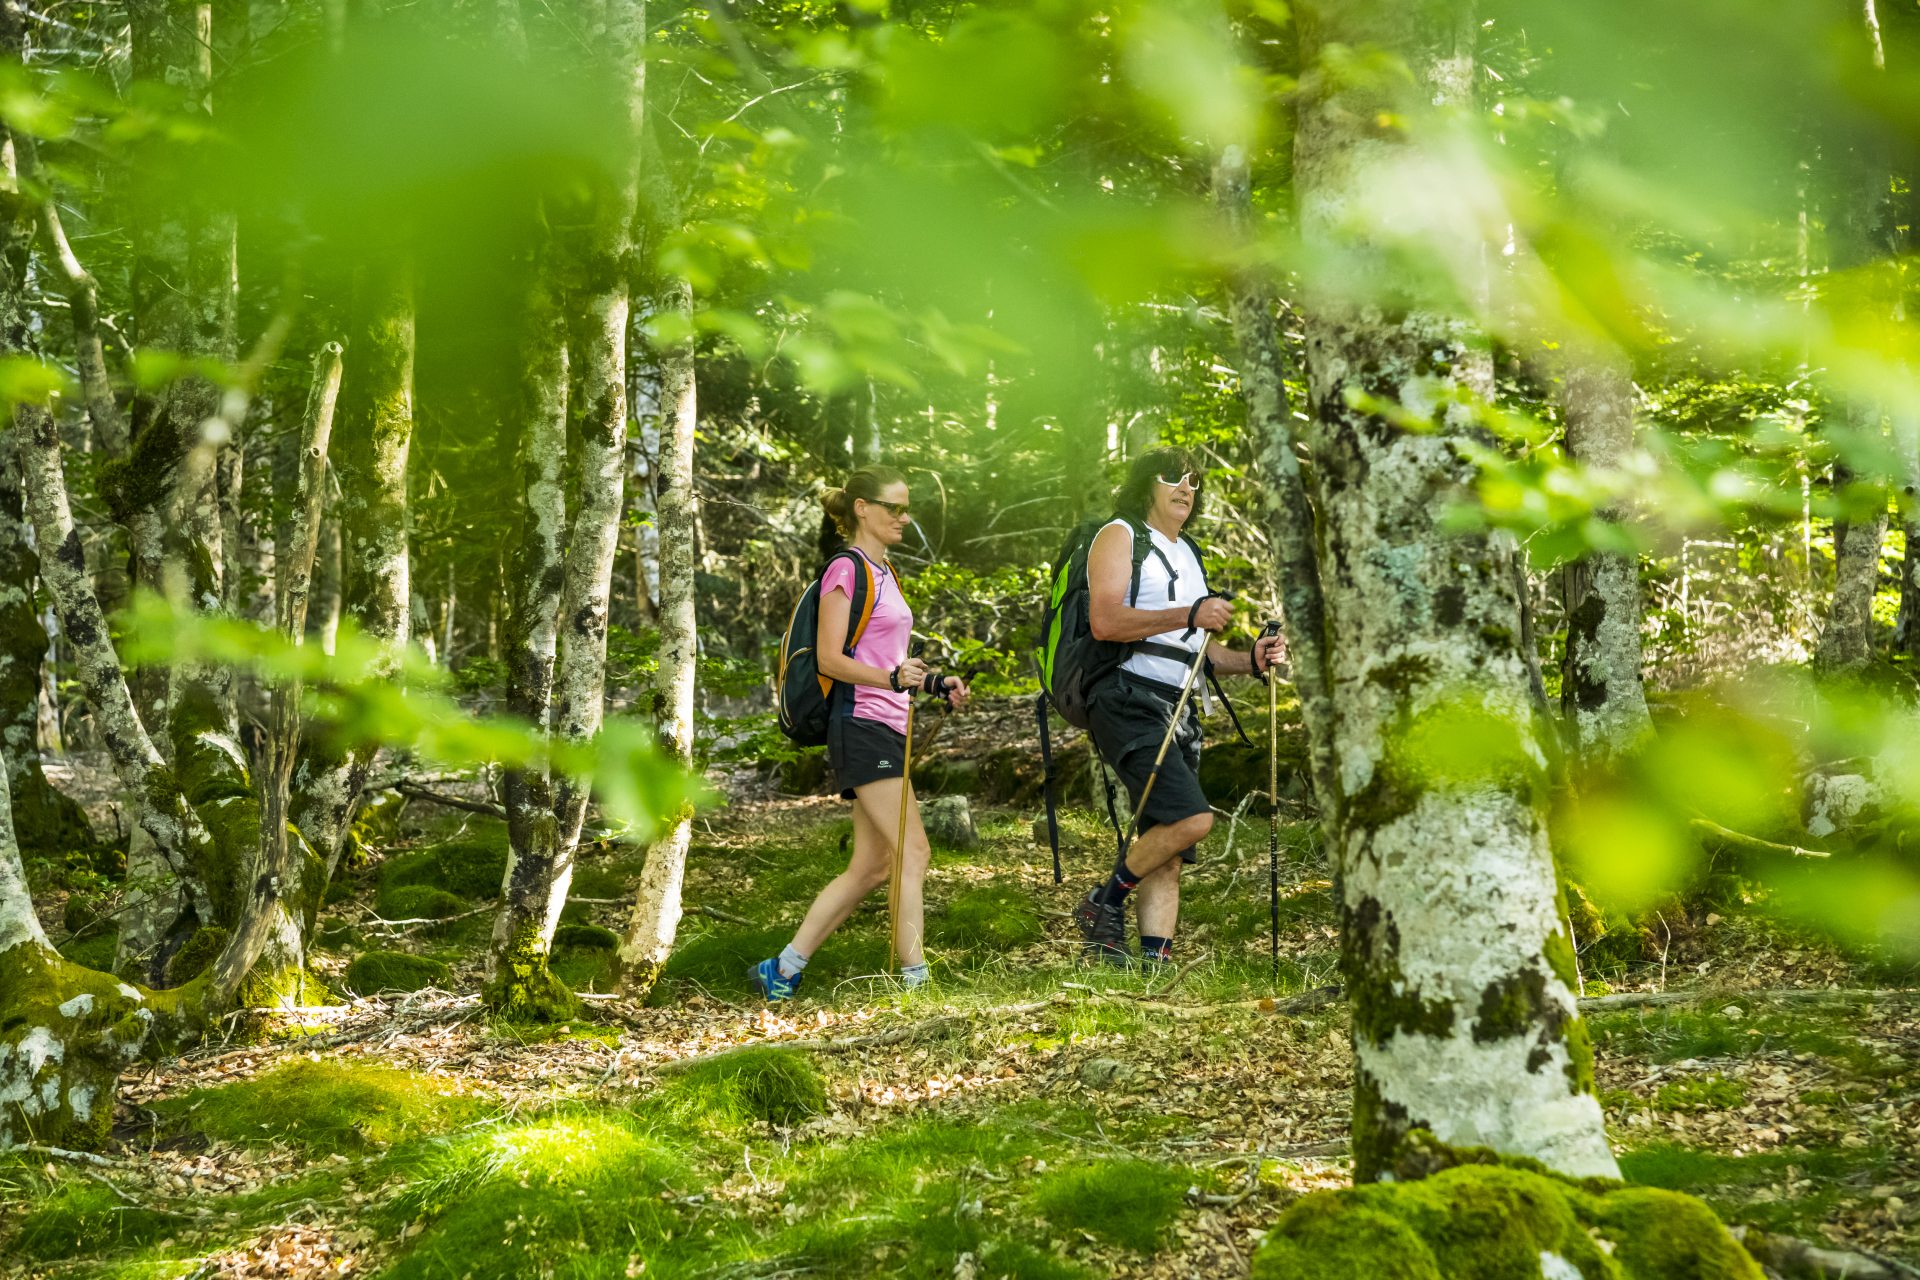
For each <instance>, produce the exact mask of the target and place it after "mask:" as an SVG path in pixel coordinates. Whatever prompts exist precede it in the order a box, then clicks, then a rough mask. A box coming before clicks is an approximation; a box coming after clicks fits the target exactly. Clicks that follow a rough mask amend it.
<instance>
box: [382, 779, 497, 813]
mask: <svg viewBox="0 0 1920 1280" xmlns="http://www.w3.org/2000/svg"><path fill="white" fill-rule="evenodd" d="M393 789H394V790H395V791H398V792H399V793H400V794H401V795H403V796H408V797H411V798H412V799H415V800H425V801H427V802H428V803H429V804H437V805H444V806H445V807H446V808H449V809H464V810H466V811H467V812H468V813H478V814H484V815H485V816H487V817H489V818H500V819H503V820H504V819H505V818H506V816H507V811H506V809H505V808H503V807H502V806H500V805H497V804H495V803H493V802H492V801H491V800H468V799H467V798H466V797H464V796H450V795H448V794H446V793H445V792H444V791H430V790H428V789H427V788H426V787H423V786H421V785H420V784H419V783H416V782H407V781H405V780H404V779H403V780H401V781H398V782H395V783H394V784H393Z"/></svg>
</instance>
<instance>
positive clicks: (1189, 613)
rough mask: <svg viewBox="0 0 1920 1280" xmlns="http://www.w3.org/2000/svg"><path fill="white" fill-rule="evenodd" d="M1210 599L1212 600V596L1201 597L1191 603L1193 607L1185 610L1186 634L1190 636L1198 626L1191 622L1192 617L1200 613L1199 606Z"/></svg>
mask: <svg viewBox="0 0 1920 1280" xmlns="http://www.w3.org/2000/svg"><path fill="white" fill-rule="evenodd" d="M1211 599H1213V597H1212V596H1201V597H1200V598H1199V599H1198V600H1195V601H1194V602H1193V607H1192V608H1190V609H1188V610H1187V634H1188V635H1192V634H1193V632H1194V628H1195V627H1196V626H1198V625H1199V624H1198V623H1196V622H1194V620H1193V618H1194V615H1195V614H1197V613H1199V612H1200V606H1201V605H1203V604H1205V603H1206V602H1207V601H1209V600H1211Z"/></svg>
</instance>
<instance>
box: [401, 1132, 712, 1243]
mask: <svg viewBox="0 0 1920 1280" xmlns="http://www.w3.org/2000/svg"><path fill="white" fill-rule="evenodd" d="M690 1189H692V1175H691V1171H690V1170H689V1168H688V1166H687V1163H686V1161H685V1160H684V1159H683V1158H682V1157H681V1156H680V1155H678V1154H677V1153H676V1152H675V1151H674V1150H673V1149H672V1148H671V1147H670V1146H669V1145H668V1144H667V1143H665V1142H664V1141H662V1140H661V1139H660V1138H658V1137H657V1136H655V1134H654V1133H653V1132H652V1131H651V1130H649V1129H648V1128H647V1126H646V1125H645V1124H644V1122H643V1121H641V1120H640V1119H639V1118H637V1117H634V1116H624V1115H620V1114H618V1113H596V1112H586V1111H572V1110H565V1111H560V1112H556V1113H553V1114H550V1115H546V1116H541V1117H538V1118H535V1119H531V1120H526V1121H522V1122H518V1123H512V1124H502V1125H498V1126H495V1127H492V1128H489V1129H485V1130H482V1131H480V1132H477V1133H472V1134H468V1135H466V1136H464V1137H462V1138H460V1139H458V1140H457V1141H454V1142H452V1143H449V1144H448V1145H447V1146H446V1147H445V1148H444V1149H443V1150H441V1151H440V1152H439V1153H437V1154H436V1155H435V1156H434V1157H433V1158H432V1159H431V1160H430V1161H429V1162H428V1163H427V1165H426V1166H425V1168H424V1169H423V1170H422V1176H420V1177H419V1179H418V1180H417V1181H415V1182H414V1183H413V1184H412V1185H411V1186H409V1187H408V1188H407V1189H406V1191H405V1192H403V1193H402V1194H401V1195H400V1196H399V1197H398V1199H397V1200H396V1201H395V1202H394V1203H393V1204H392V1205H390V1206H389V1207H388V1209H387V1210H386V1212H387V1215H388V1216H389V1217H391V1218H394V1219H396V1220H398V1221H400V1222H403V1223H404V1222H409V1221H412V1222H423V1223H426V1224H428V1225H427V1226H426V1229H425V1230H424V1231H423V1232H422V1233H421V1234H420V1236H419V1238H418V1240H417V1241H416V1242H415V1243H414V1245H413V1247H412V1248H411V1249H410V1250H409V1251H408V1252H407V1254H406V1255H405V1256H403V1257H402V1258H401V1259H400V1260H399V1261H398V1262H397V1263H396V1264H395V1265H394V1266H393V1267H392V1269H391V1270H389V1271H388V1272H387V1273H386V1274H387V1275H388V1276H390V1277H393V1280H414V1278H416V1277H417V1278H421V1280H425V1278H427V1277H442V1276H470V1277H473V1278H474V1280H493V1278H495V1277H499V1278H500V1280H509V1278H511V1277H519V1276H530V1275H579V1276H589V1275H611V1276H618V1275H624V1274H626V1270H627V1266H628V1263H629V1260H630V1259H645V1258H648V1257H650V1256H651V1255H652V1254H653V1253H654V1251H655V1248H656V1246H658V1245H660V1244H661V1243H663V1242H664V1241H665V1240H666V1238H667V1236H668V1234H669V1233H670V1232H673V1231H675V1230H676V1229H677V1228H680V1227H681V1226H682V1214H681V1211H680V1210H679V1209H678V1208H676V1206H675V1205H674V1204H672V1203H671V1202H670V1201H669V1200H668V1199H665V1198H663V1193H666V1194H667V1195H669V1196H670V1195H672V1194H674V1193H675V1192H676V1191H678V1192H682V1193H684V1192H685V1191H687V1190H690Z"/></svg>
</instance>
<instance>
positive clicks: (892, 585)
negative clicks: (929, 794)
mask: <svg viewBox="0 0 1920 1280" xmlns="http://www.w3.org/2000/svg"><path fill="white" fill-rule="evenodd" d="M823 505H824V506H825V507H826V519H825V520H824V521H823V523H822V528H821V538H820V544H821V554H822V556H823V558H827V557H832V556H833V555H834V554H835V553H836V552H838V551H840V550H841V549H842V548H843V547H844V548H847V549H850V550H852V551H853V552H854V553H855V554H857V555H858V556H860V557H862V558H863V559H864V561H865V566H864V567H865V568H866V569H867V570H870V571H871V573H872V578H873V582H874V590H873V598H872V601H871V604H872V613H871V615H870V617H869V618H868V620H867V623H866V629H865V630H864V631H863V632H861V633H860V641H859V643H858V644H856V645H855V646H854V649H853V654H852V656H850V657H849V656H848V655H847V654H846V652H845V650H846V641H847V636H848V634H849V631H848V628H849V627H850V626H851V625H852V621H853V620H852V613H853V599H854V595H855V579H854V575H855V573H856V572H857V571H858V570H859V569H860V568H861V566H858V565H856V564H855V562H854V561H853V560H851V559H850V558H848V557H846V556H841V557H840V558H838V559H835V560H832V562H831V563H830V564H829V565H828V566H827V570H826V574H825V576H824V577H823V578H822V579H821V583H820V633H819V642H818V656H819V663H820V674H821V675H822V676H825V677H827V678H828V679H831V680H833V681H835V682H836V685H837V687H836V688H835V690H834V693H833V699H834V701H833V718H832V720H831V721H830V722H829V724H828V728H827V763H828V764H829V765H830V766H831V767H832V769H833V774H834V780H835V781H836V782H837V783H838V784H839V785H840V796H841V798H842V799H844V800H851V801H853V856H852V857H851V858H850V859H849V860H848V862H847V869H846V870H845V871H842V872H841V873H840V874H839V875H837V876H835V877H834V878H833V879H832V880H831V881H829V882H828V884H827V887H826V888H824V889H822V890H821V891H820V895H819V896H818V897H817V898H815V899H814V900H813V905H812V906H811V907H809V908H808V909H807V914H806V918H805V919H803V920H802V921H801V922H800V928H799V929H798V931H796V932H795V933H794V935H793V941H792V942H789V943H788V944H787V946H786V948H785V949H784V950H783V951H781V953H780V954H779V955H777V956H774V957H773V958H771V959H768V960H762V961H761V962H760V963H759V964H757V965H755V966H754V967H753V968H752V969H750V970H748V974H749V976H750V977H752V979H753V981H754V984H755V985H756V986H758V987H759V989H760V992H761V994H762V995H763V996H765V997H766V998H767V999H768V1000H786V999H790V998H791V997H792V996H793V993H794V991H795V989H796V988H798V987H799V985H800V975H801V974H802V973H803V972H805V970H806V967H807V960H808V958H809V957H811V956H812V955H813V953H814V951H815V950H816V949H818V947H819V946H820V944H821V943H822V942H825V941H826V940H827V937H828V935H830V934H831V933H832V932H833V931H834V930H835V929H837V928H839V927H840V925H841V923H842V922H843V921H845V920H846V918H847V917H848V916H849V915H851V914H853V909H854V908H855V907H857V906H859V905H860V901H861V899H863V898H865V897H866V896H867V895H868V894H870V893H872V892H873V891H874V890H875V889H878V888H880V887H881V886H883V885H885V884H886V883H887V882H888V879H889V875H890V872H891V869H892V861H893V846H894V841H895V839H896V837H897V834H898V832H899V830H900V824H901V805H902V804H903V803H904V804H905V805H906V815H905V817H906V855H905V862H904V865H903V866H902V867H901V870H900V898H899V904H898V907H899V909H898V911H897V913H896V917H895V927H896V929H897V930H898V932H897V934H896V936H895V937H894V951H895V954H897V955H898V956H899V957H900V980H901V982H902V983H903V984H905V985H906V987H907V988H908V989H912V988H914V987H918V986H921V985H922V984H924V983H925V982H926V981H927V962H926V957H925V954H924V952H923V951H922V950H921V940H922V937H923V935H924V933H925V929H924V919H923V915H924V912H923V898H922V889H923V887H924V885H925V883H926V878H927V861H928V856H929V849H928V846H927V833H926V831H925V830H924V829H922V827H921V825H920V803H919V801H918V799H916V798H915V796H914V794H913V786H912V784H911V783H910V782H908V781H907V780H906V779H905V776H904V775H905V772H906V745H907V740H906V733H907V696H908V691H909V690H912V689H916V688H917V689H924V690H925V691H927V692H929V693H937V694H941V695H943V696H945V697H946V699H947V701H948V703H949V705H951V706H954V707H958V706H961V705H963V704H964V703H965V702H966V699H967V686H966V682H965V681H964V680H961V679H959V678H957V677H953V676H936V675H934V673H933V671H932V670H931V668H929V667H928V666H927V664H926V663H924V662H922V661H921V660H920V659H918V658H915V657H911V656H909V655H908V652H907V646H908V639H909V636H910V635H911V633H912V631H913V610H911V609H909V608H908V607H907V602H906V599H905V597H904V596H902V595H901V594H900V582H899V579H898V578H897V577H895V575H894V572H893V567H892V565H890V564H889V563H888V562H887V550H888V548H890V547H893V546H895V545H897V544H898V543H899V541H900V539H901V538H902V537H904V536H905V534H906V530H907V525H908V524H910V523H911V522H912V520H913V517H912V515H911V514H910V513H909V511H908V509H907V479H906V477H905V476H904V475H902V474H901V473H900V472H898V471H896V470H894V469H893V468H892V467H882V466H869V467H862V468H861V469H860V470H858V471H856V472H854V473H853V474H852V475H850V476H848V477H847V482H846V484H845V486H844V487H842V488H839V489H835V490H833V491H832V492H831V493H829V494H827V496H826V498H825V499H824V501H823Z"/></svg>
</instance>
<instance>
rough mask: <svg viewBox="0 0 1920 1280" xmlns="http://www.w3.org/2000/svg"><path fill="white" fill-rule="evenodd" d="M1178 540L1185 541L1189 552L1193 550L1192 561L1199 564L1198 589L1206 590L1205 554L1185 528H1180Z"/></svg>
mask: <svg viewBox="0 0 1920 1280" xmlns="http://www.w3.org/2000/svg"><path fill="white" fill-rule="evenodd" d="M1180 541H1182V542H1184V543H1186V544H1187V549H1188V550H1189V551H1191V552H1193V562H1194V563H1195V564H1197V565H1199V566H1200V589H1201V590H1202V591H1204V590H1206V587H1207V557H1206V556H1205V554H1203V553H1202V552H1201V550H1200V544H1199V543H1197V542H1195V541H1194V540H1193V535H1192V534H1190V533H1188V532H1187V531H1186V530H1184V529H1182V530H1181V531H1180Z"/></svg>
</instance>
